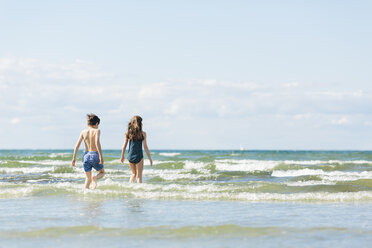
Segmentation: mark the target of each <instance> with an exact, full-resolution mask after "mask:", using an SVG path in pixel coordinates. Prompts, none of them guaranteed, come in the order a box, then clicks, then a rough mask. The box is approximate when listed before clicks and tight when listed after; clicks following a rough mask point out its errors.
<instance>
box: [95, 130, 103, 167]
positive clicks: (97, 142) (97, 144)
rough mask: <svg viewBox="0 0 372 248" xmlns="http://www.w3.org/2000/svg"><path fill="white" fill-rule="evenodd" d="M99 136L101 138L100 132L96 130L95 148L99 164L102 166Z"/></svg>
mask: <svg viewBox="0 0 372 248" xmlns="http://www.w3.org/2000/svg"><path fill="white" fill-rule="evenodd" d="M100 136H101V131H100V130H99V129H98V130H97V135H96V146H97V149H98V154H99V163H100V164H103V157H102V150H101V142H100Z"/></svg>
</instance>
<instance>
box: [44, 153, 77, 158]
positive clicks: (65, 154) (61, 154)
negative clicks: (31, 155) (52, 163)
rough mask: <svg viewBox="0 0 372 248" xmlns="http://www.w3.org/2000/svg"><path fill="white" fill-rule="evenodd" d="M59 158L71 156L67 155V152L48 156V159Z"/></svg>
mask: <svg viewBox="0 0 372 248" xmlns="http://www.w3.org/2000/svg"><path fill="white" fill-rule="evenodd" d="M59 156H62V157H66V156H71V157H72V154H71V153H68V152H58V153H52V154H49V156H48V157H50V158H55V157H59Z"/></svg>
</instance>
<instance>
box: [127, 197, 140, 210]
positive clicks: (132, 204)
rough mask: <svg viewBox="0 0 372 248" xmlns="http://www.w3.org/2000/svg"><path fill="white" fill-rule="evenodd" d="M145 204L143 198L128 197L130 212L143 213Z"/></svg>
mask: <svg viewBox="0 0 372 248" xmlns="http://www.w3.org/2000/svg"><path fill="white" fill-rule="evenodd" d="M143 204H144V200H143V199H128V200H127V205H128V208H127V209H128V211H129V213H143V212H144V210H143V208H142V205H143Z"/></svg>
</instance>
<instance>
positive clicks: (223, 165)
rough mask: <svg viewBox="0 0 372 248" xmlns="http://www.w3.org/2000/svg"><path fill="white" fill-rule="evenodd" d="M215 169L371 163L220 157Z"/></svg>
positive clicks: (361, 162) (259, 169)
mask: <svg viewBox="0 0 372 248" xmlns="http://www.w3.org/2000/svg"><path fill="white" fill-rule="evenodd" d="M215 164H216V169H217V170H227V171H271V170H272V169H274V168H275V166H278V165H280V164H287V165H326V164H327V165H328V164H372V161H367V160H353V161H351V160H348V161H342V160H307V161H298V160H254V159H252V160H250V159H244V160H237V159H220V160H216V161H215Z"/></svg>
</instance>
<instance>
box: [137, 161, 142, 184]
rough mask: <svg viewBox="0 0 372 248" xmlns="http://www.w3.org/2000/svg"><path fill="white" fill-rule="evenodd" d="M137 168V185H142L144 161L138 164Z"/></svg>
mask: <svg viewBox="0 0 372 248" xmlns="http://www.w3.org/2000/svg"><path fill="white" fill-rule="evenodd" d="M136 167H137V183H142V171H143V159H142V160H141V161H140V162H139V163H138V164H136Z"/></svg>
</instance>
